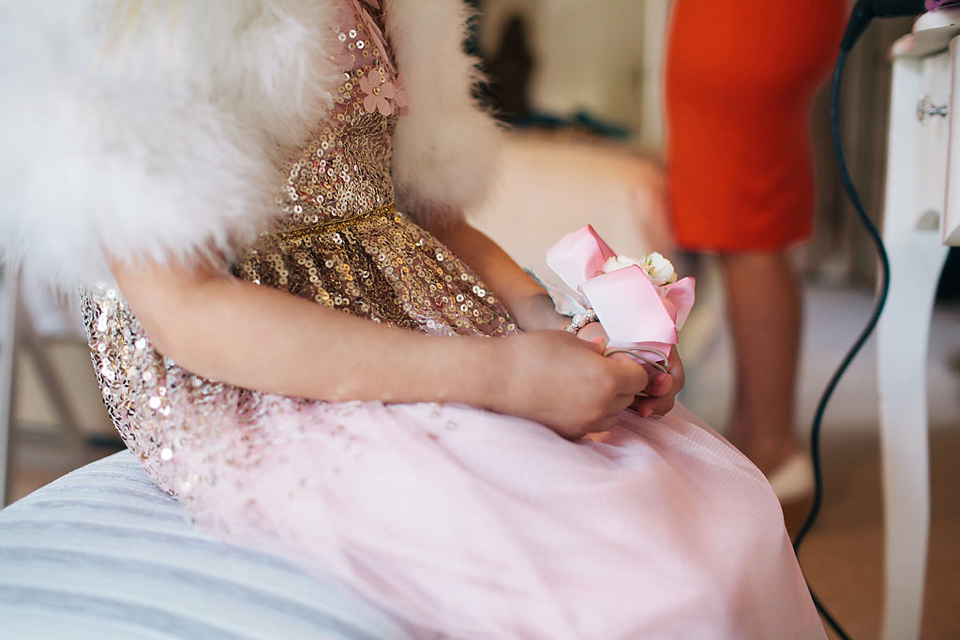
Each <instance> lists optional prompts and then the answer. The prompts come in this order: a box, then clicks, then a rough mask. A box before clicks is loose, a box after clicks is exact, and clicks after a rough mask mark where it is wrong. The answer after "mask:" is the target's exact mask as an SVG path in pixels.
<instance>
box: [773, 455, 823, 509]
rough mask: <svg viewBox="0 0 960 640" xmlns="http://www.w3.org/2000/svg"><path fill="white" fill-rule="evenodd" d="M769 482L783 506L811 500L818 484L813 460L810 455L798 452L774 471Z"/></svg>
mask: <svg viewBox="0 0 960 640" xmlns="http://www.w3.org/2000/svg"><path fill="white" fill-rule="evenodd" d="M767 480H768V481H769V482H770V486H771V487H773V492H774V493H776V494H777V498H778V499H779V500H780V503H781V504H784V503H787V502H794V501H798V500H802V499H805V498H809V497H810V496H811V495H813V489H814V483H815V482H816V479H815V477H814V475H813V459H811V458H810V454H808V453H806V452H804V451H797V452H796V453H794V454H792V455H791V456H790V457H789V458H787V459H786V460H784V461H783V462H782V463H781V464H780V466H779V467H777V468H776V469H774V470H773V471H772V472H771V473H770V475H768V476H767Z"/></svg>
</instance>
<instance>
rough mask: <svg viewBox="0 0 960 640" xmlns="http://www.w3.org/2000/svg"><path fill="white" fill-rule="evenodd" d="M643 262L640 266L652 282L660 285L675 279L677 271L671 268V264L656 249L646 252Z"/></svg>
mask: <svg viewBox="0 0 960 640" xmlns="http://www.w3.org/2000/svg"><path fill="white" fill-rule="evenodd" d="M644 263H645V264H643V265H641V266H642V267H643V270H644V271H646V272H647V275H648V276H650V279H651V280H653V284H655V285H657V286H661V285H665V284H670V283H672V282H676V281H677V272H676V271H674V270H673V264H671V263H670V261H669V260H667V259H666V258H664V257H663V256H662V255H660V254H659V253H657V252H656V251H654V252H653V253H651V254H648V255H647V257H646V259H645V260H644Z"/></svg>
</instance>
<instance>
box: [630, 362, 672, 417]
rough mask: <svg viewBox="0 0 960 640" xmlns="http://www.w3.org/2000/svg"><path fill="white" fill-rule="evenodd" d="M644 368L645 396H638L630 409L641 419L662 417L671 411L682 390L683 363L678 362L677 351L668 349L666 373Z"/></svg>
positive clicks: (647, 367)
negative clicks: (646, 375) (647, 379)
mask: <svg viewBox="0 0 960 640" xmlns="http://www.w3.org/2000/svg"><path fill="white" fill-rule="evenodd" d="M645 368H646V369H647V373H648V376H649V381H650V382H649V384H648V385H647V387H646V388H645V389H644V390H643V391H644V393H645V394H646V395H645V396H638V397H637V399H636V400H635V401H634V403H633V404H631V405H630V408H631V409H633V410H634V411H636V412H637V413H638V414H640V416H641V417H643V418H649V417H650V416H652V415H657V416H662V415H664V414H666V413H667V412H669V411H670V410H671V409H673V405H674V403H675V402H676V398H677V393H679V392H680V389H682V388H683V383H684V373H683V362H681V361H680V354H678V353H677V349H676V348H673V349H670V357H669V359H668V360H667V373H664V372H662V371H660V370H658V369H656V368H655V367H651V366H650V365H645Z"/></svg>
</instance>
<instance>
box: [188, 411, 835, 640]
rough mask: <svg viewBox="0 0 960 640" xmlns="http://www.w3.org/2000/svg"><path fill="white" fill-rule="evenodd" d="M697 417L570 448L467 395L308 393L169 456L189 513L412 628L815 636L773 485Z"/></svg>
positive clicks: (460, 637) (814, 619)
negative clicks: (184, 479) (458, 401)
mask: <svg viewBox="0 0 960 640" xmlns="http://www.w3.org/2000/svg"><path fill="white" fill-rule="evenodd" d="M695 420H696V419H695V418H693V416H692V415H689V412H686V410H685V409H683V408H682V407H678V408H677V409H676V410H675V411H674V412H672V413H671V414H670V415H668V416H667V417H664V418H659V419H641V418H639V417H638V416H636V415H635V414H631V413H626V412H625V413H624V414H623V415H622V418H621V420H620V423H619V425H618V426H617V427H616V428H615V429H613V430H612V431H610V432H608V433H605V434H602V435H601V436H598V437H597V438H595V439H584V440H581V441H579V442H570V441H567V440H564V439H562V438H560V437H558V436H556V435H555V434H554V433H553V432H551V431H549V430H548V429H546V428H544V427H542V426H540V425H538V424H535V423H533V422H529V421H526V420H522V419H517V418H511V417H506V416H503V415H498V414H494V413H490V412H485V411H481V410H477V409H473V408H469V407H463V406H449V405H448V406H438V405H435V404H413V405H382V404H379V403H369V402H366V403H343V404H315V405H311V406H307V407H305V408H303V407H301V408H300V409H297V410H294V409H292V408H291V409H290V410H289V411H276V412H274V414H273V415H270V416H269V417H264V418H262V419H260V420H258V421H257V423H256V424H252V425H245V426H244V427H243V433H242V437H237V431H235V430H234V431H231V429H226V428H224V429H221V440H220V442H210V441H209V438H207V439H206V441H205V446H204V451H202V452H201V451H199V450H198V451H196V452H194V453H193V454H191V453H190V451H189V450H188V448H187V449H184V450H183V451H181V452H180V453H179V455H178V458H179V462H178V465H183V466H182V467H181V468H183V469H187V468H189V467H190V465H192V464H206V465H212V466H214V467H215V468H212V469H208V470H207V471H208V472H209V474H210V477H213V478H215V482H214V483H213V486H211V487H209V490H206V491H203V492H198V494H197V495H195V496H193V497H192V498H191V499H189V500H186V501H185V502H186V504H187V505H188V509H189V510H190V512H191V513H192V515H193V516H194V518H195V519H196V520H197V522H198V523H199V524H200V526H202V527H204V528H205V529H207V530H208V531H210V532H212V533H214V534H217V535H220V536H223V537H225V538H226V539H228V540H230V541H233V542H235V543H238V544H243V545H252V546H255V547H258V548H261V549H266V550H273V551H276V552H277V553H281V554H283V555H285V556H287V557H288V558H292V559H293V560H294V561H295V562H296V563H298V564H299V565H301V566H302V567H304V568H305V569H307V570H311V571H314V570H315V571H322V572H324V573H333V574H334V575H336V576H337V577H338V578H339V579H340V580H342V581H343V582H345V583H346V584H347V585H349V586H350V587H352V588H354V589H356V590H358V591H360V592H361V593H362V594H364V595H365V596H366V597H368V598H369V599H371V600H372V601H374V602H376V603H377V604H379V605H381V606H382V607H384V608H385V609H387V610H389V611H390V612H392V613H394V614H396V615H397V616H398V617H400V618H402V619H403V620H405V621H407V623H408V624H409V625H410V627H411V629H412V630H413V631H412V635H413V637H417V638H438V637H439V638H450V639H456V640H466V639H488V640H513V639H517V640H519V639H524V640H526V639H530V640H533V639H537V640H574V639H576V640H637V639H641V638H663V639H669V640H676V639H678V638H696V639H713V638H716V639H724V638H729V639H737V640H744V639H750V638H756V639H769V638H778V639H787V638H804V639H806V638H825V637H826V636H825V634H824V631H823V627H822V625H821V623H820V620H819V618H818V616H817V614H816V611H815V609H814V607H813V604H812V602H811V598H810V596H809V594H808V592H807V589H806V587H805V584H804V580H803V577H802V575H801V573H800V569H799V567H798V564H797V561H796V558H795V556H794V554H793V552H792V549H791V547H790V543H789V540H788V538H787V534H786V532H785V530H784V524H783V516H782V512H781V509H780V506H779V503H778V502H777V499H776V497H775V496H774V494H773V492H772V490H771V489H770V486H769V484H768V483H767V482H766V480H765V479H764V477H763V475H762V474H761V473H760V472H759V471H758V470H757V469H756V468H755V467H754V466H753V465H752V464H751V463H750V462H749V461H748V460H747V459H746V458H745V457H743V456H742V455H741V454H740V453H739V452H737V451H736V450H735V449H734V448H733V447H731V446H730V445H729V444H727V443H726V442H725V441H724V440H722V439H721V438H720V437H719V436H717V435H716V434H715V433H713V432H712V431H710V430H709V429H707V428H705V427H703V426H700V425H698V424H695V422H694V421H695ZM241 448H242V449H243V451H240V449H241ZM211 452H214V453H211ZM191 457H192V459H191ZM238 460H243V461H245V462H244V463H242V464H241V463H238V462H237V461H238ZM251 460H253V461H255V462H254V463H251V462H250V461H251Z"/></svg>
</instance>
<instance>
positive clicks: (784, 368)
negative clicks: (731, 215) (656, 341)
mask: <svg viewBox="0 0 960 640" xmlns="http://www.w3.org/2000/svg"><path fill="white" fill-rule="evenodd" d="M720 264H721V269H722V271H723V276H724V285H725V287H726V290H727V303H728V313H729V316H730V323H731V328H732V331H733V341H734V353H735V358H736V372H737V374H736V376H737V377H736V395H735V397H734V403H733V411H732V414H731V416H730V419H731V422H730V425H729V429H728V430H727V434H728V437H729V439H730V441H731V442H732V443H733V444H734V445H735V446H736V447H738V448H739V449H740V450H741V451H743V452H744V453H745V454H746V455H747V457H749V458H750V459H751V460H752V461H753V462H754V464H756V465H757V466H758V467H759V468H760V470H761V471H762V472H764V473H765V474H769V473H770V472H771V471H773V470H775V469H776V468H777V467H778V466H779V465H780V464H781V463H782V462H783V461H784V460H786V459H787V457H789V456H790V455H791V454H792V453H794V452H796V451H797V450H798V449H799V448H800V443H799V441H798V439H797V436H796V434H795V433H794V429H793V420H794V404H795V394H796V381H797V366H798V360H799V349H800V323H801V299H800V288H799V284H798V279H797V276H796V274H795V273H794V270H793V266H792V264H791V263H790V260H789V259H788V256H787V255H786V253H785V252H770V253H742V254H724V255H722V256H721V258H720Z"/></svg>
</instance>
